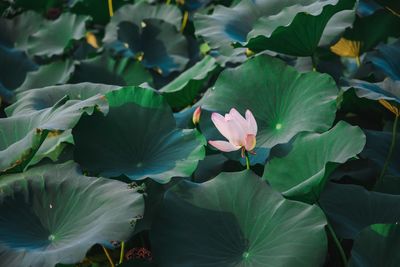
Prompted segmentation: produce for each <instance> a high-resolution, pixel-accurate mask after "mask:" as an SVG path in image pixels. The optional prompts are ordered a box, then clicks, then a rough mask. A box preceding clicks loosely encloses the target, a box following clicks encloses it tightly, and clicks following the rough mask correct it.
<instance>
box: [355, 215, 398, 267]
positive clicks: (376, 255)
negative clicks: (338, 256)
mask: <svg viewBox="0 0 400 267" xmlns="http://www.w3.org/2000/svg"><path fill="white" fill-rule="evenodd" d="M399 247H400V226H399V225H398V224H397V223H396V224H375V225H371V226H370V227H367V228H365V229H364V230H363V231H362V232H361V233H360V235H359V236H358V237H357V239H356V240H355V242H354V246H353V250H352V251H351V260H350V264H349V266H351V267H376V266H385V267H397V266H399V262H400V254H399Z"/></svg>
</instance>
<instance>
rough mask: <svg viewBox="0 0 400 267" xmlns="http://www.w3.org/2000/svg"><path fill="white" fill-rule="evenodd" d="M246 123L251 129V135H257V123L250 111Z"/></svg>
mask: <svg viewBox="0 0 400 267" xmlns="http://www.w3.org/2000/svg"><path fill="white" fill-rule="evenodd" d="M246 121H247V123H248V127H249V133H250V134H254V135H257V130H258V129H257V122H256V119H255V118H254V116H253V113H251V111H250V110H246Z"/></svg>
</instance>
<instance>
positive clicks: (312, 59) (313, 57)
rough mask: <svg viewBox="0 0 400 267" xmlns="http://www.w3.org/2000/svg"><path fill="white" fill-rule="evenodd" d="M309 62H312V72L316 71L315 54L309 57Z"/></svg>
mask: <svg viewBox="0 0 400 267" xmlns="http://www.w3.org/2000/svg"><path fill="white" fill-rule="evenodd" d="M311 62H312V70H313V71H317V58H316V56H315V53H313V54H312V55H311Z"/></svg>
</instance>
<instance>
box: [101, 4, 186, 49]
mask: <svg viewBox="0 0 400 267" xmlns="http://www.w3.org/2000/svg"><path fill="white" fill-rule="evenodd" d="M132 14H134V16H132ZM145 19H159V20H163V21H165V22H168V23H170V24H172V25H174V26H175V28H176V30H179V29H180V25H181V19H182V15H181V13H180V11H179V9H178V8H177V7H176V6H173V5H154V6H152V5H149V4H148V3H146V2H139V3H137V4H135V5H125V6H124V7H123V8H121V9H119V10H118V11H117V12H115V14H114V16H113V17H112V19H111V21H110V23H109V24H107V27H106V33H105V36H104V39H103V42H104V43H111V42H113V41H115V40H117V39H118V25H119V24H120V23H121V22H123V21H130V22H132V23H133V24H135V25H137V26H140V25H141V24H142V22H143V20H145Z"/></svg>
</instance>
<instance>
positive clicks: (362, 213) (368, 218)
mask: <svg viewBox="0 0 400 267" xmlns="http://www.w3.org/2000/svg"><path fill="white" fill-rule="evenodd" d="M399 201H400V195H392V194H383V193H378V192H371V191H367V190H366V189H364V188H363V187H361V186H357V185H352V184H335V183H328V184H327V186H326V188H325V189H324V191H323V192H322V193H321V198H320V200H319V203H320V205H321V207H322V208H323V210H324V212H325V215H326V216H327V217H328V219H329V221H330V222H331V224H332V227H333V228H334V229H335V232H336V234H337V235H338V236H339V237H341V238H347V239H354V238H356V237H357V235H358V234H359V233H360V232H361V231H362V230H363V229H364V228H365V227H367V226H369V225H371V224H376V223H395V222H397V221H400V205H399Z"/></svg>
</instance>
